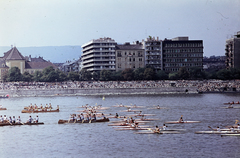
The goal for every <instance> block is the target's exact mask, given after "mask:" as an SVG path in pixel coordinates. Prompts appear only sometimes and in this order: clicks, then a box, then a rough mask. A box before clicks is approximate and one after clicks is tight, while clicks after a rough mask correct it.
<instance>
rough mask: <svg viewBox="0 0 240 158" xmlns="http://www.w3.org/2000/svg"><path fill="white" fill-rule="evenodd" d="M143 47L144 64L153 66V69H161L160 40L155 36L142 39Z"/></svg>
mask: <svg viewBox="0 0 240 158" xmlns="http://www.w3.org/2000/svg"><path fill="white" fill-rule="evenodd" d="M144 48H145V65H146V66H151V67H153V68H155V70H162V69H163V67H162V66H163V65H162V40H159V38H158V37H157V38H156V39H155V37H151V36H149V38H147V39H146V40H145V41H144Z"/></svg>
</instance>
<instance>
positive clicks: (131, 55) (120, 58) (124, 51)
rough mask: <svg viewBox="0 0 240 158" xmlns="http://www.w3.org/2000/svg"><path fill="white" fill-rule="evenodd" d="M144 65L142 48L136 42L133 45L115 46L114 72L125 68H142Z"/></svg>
mask: <svg viewBox="0 0 240 158" xmlns="http://www.w3.org/2000/svg"><path fill="white" fill-rule="evenodd" d="M144 66H145V65H144V48H143V45H142V43H139V42H138V41H137V42H136V43H135V44H130V43H125V44H123V45H116V71H120V70H125V69H127V68H130V69H133V70H134V69H137V68H143V67H144Z"/></svg>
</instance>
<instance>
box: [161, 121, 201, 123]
mask: <svg viewBox="0 0 240 158" xmlns="http://www.w3.org/2000/svg"><path fill="white" fill-rule="evenodd" d="M199 122H201V121H183V122H179V121H167V122H165V123H166V124H178V123H179V124H182V123H199Z"/></svg>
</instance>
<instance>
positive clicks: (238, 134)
mask: <svg viewBox="0 0 240 158" xmlns="http://www.w3.org/2000/svg"><path fill="white" fill-rule="evenodd" d="M223 136H240V133H234V134H221V137H223Z"/></svg>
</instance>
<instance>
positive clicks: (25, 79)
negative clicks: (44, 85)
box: [22, 71, 33, 82]
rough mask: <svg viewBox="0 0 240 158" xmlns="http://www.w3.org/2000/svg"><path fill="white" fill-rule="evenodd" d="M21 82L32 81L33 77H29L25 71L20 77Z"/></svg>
mask: <svg viewBox="0 0 240 158" xmlns="http://www.w3.org/2000/svg"><path fill="white" fill-rule="evenodd" d="M22 80H23V81H25V82H31V81H33V75H31V74H30V73H29V72H27V71H25V72H24V73H23V75H22Z"/></svg>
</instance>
